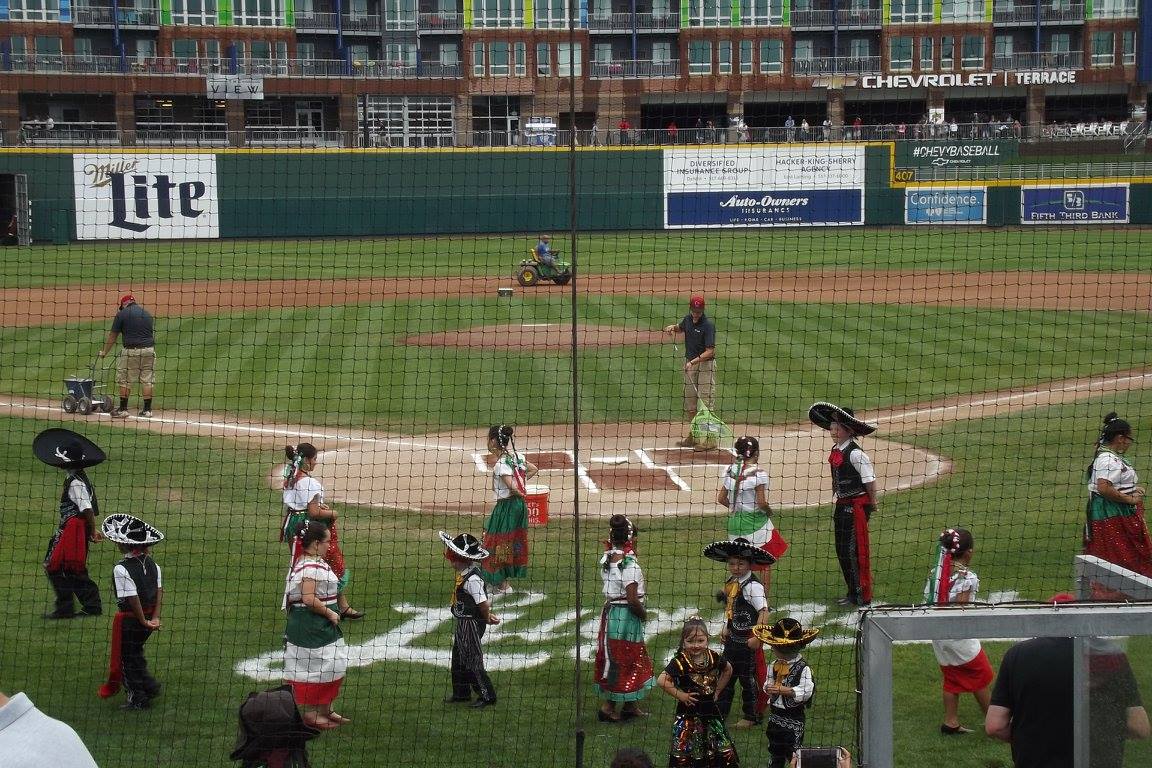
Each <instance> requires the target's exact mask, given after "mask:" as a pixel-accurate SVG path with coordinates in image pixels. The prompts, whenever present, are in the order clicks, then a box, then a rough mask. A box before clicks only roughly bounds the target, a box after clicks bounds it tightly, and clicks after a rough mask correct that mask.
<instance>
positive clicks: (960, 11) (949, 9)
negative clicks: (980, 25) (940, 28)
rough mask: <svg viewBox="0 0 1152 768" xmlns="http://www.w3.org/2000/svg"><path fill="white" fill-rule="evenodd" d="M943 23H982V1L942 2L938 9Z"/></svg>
mask: <svg viewBox="0 0 1152 768" xmlns="http://www.w3.org/2000/svg"><path fill="white" fill-rule="evenodd" d="M940 16H941V19H942V20H943V21H946V22H947V21H983V20H984V0H943V2H942V5H941V8H940Z"/></svg>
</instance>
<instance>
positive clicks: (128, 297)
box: [120, 293, 136, 308]
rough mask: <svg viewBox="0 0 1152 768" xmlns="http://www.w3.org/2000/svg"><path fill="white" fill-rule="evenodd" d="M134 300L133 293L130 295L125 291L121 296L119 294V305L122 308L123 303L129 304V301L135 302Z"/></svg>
mask: <svg viewBox="0 0 1152 768" xmlns="http://www.w3.org/2000/svg"><path fill="white" fill-rule="evenodd" d="M135 301H136V297H135V296H133V295H132V294H130V293H126V294H124V295H123V296H121V297H120V306H121V308H123V306H124V305H125V304H131V303H135Z"/></svg>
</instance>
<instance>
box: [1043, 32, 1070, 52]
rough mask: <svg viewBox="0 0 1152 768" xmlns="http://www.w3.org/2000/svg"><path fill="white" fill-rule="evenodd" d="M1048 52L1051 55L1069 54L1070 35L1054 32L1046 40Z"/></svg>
mask: <svg viewBox="0 0 1152 768" xmlns="http://www.w3.org/2000/svg"><path fill="white" fill-rule="evenodd" d="M1048 50H1049V52H1051V53H1069V52H1071V50H1072V35H1070V34H1069V33H1067V32H1056V33H1054V34H1053V35H1052V36H1051V37H1050V38H1048Z"/></svg>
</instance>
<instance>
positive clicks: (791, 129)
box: [784, 115, 796, 144]
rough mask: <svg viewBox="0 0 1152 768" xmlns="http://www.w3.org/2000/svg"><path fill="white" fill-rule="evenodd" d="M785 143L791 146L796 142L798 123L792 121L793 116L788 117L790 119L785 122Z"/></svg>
mask: <svg viewBox="0 0 1152 768" xmlns="http://www.w3.org/2000/svg"><path fill="white" fill-rule="evenodd" d="M784 141H786V142H788V143H789V144H791V143H792V142H794V141H796V121H795V120H793V119H792V115H788V119H787V120H785V121H784Z"/></svg>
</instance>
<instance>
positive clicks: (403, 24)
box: [352, 0, 416, 30]
mask: <svg viewBox="0 0 1152 768" xmlns="http://www.w3.org/2000/svg"><path fill="white" fill-rule="evenodd" d="M363 7H364V10H363V11H362V12H361V13H363V14H365V15H366V14H367V12H368V7H367V4H364V6H363ZM352 13H353V14H355V13H357V11H356V9H355V8H353V9H352ZM384 29H388V30H404V29H416V0H387V2H386V3H384Z"/></svg>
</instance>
